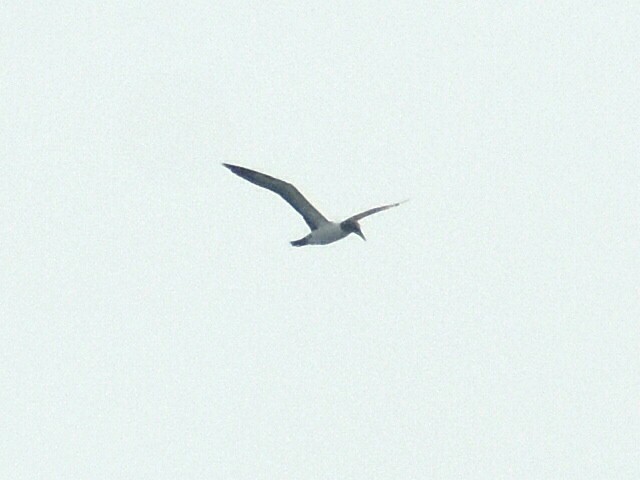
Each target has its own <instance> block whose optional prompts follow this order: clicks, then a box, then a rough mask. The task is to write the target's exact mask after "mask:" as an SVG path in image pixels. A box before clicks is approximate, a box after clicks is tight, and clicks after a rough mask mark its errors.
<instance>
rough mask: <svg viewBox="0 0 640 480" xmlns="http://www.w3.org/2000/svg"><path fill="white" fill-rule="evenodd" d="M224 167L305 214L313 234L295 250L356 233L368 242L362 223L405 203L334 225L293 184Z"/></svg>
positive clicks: (301, 241) (234, 166)
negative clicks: (367, 218) (360, 222)
mask: <svg viewBox="0 0 640 480" xmlns="http://www.w3.org/2000/svg"><path fill="white" fill-rule="evenodd" d="M223 165H224V166H225V167H227V168H228V169H229V170H231V171H232V172H233V173H235V174H236V175H238V176H239V177H242V178H244V179H245V180H247V181H249V182H251V183H253V184H255V185H258V186H259V187H262V188H266V189H267V190H271V191H272V192H274V193H276V194H278V195H280V196H281V197H282V198H283V199H284V200H286V201H287V202H288V203H289V205H291V206H292V207H293V208H294V209H295V210H296V211H297V212H298V213H299V214H300V215H302V218H304V221H305V222H306V223H307V225H308V226H309V228H310V229H311V233H310V234H309V235H307V236H306V237H304V238H301V239H300V240H294V241H293V242H291V245H293V246H294V247H301V246H304V245H327V244H329V243H333V242H336V241H338V240H340V239H342V238H344V237H346V236H347V235H349V234H350V233H355V234H356V235H359V236H360V237H361V238H362V239H363V240H366V238H365V236H364V235H363V233H362V230H361V229H360V224H359V223H358V220H361V219H363V218H364V217H367V216H369V215H373V214H374V213H378V212H381V211H383V210H386V209H388V208H391V207H396V206H398V205H400V203H402V202H400V203H392V204H390V205H384V206H382V207H377V208H372V209H370V210H367V211H365V212H362V213H359V214H357V215H354V216H352V217H349V218H347V219H346V220H344V221H342V222H331V221H329V220H327V219H326V218H325V217H324V216H323V215H322V214H321V213H320V212H319V211H318V210H317V209H316V208H315V207H314V206H313V205H311V203H309V201H308V200H307V199H306V198H304V196H303V195H302V194H301V193H300V192H299V191H298V189H297V188H296V187H294V186H293V185H291V184H290V183H287V182H284V181H282V180H279V179H277V178H274V177H270V176H269V175H265V174H264V173H260V172H256V171H255V170H250V169H248V168H244V167H239V166H237V165H230V164H228V163H223Z"/></svg>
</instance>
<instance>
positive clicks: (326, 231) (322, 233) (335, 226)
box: [309, 222, 347, 245]
mask: <svg viewBox="0 0 640 480" xmlns="http://www.w3.org/2000/svg"><path fill="white" fill-rule="evenodd" d="M346 236H347V232H345V231H344V230H342V229H341V228H340V224H339V223H333V222H331V223H327V224H325V225H323V226H321V227H320V228H319V229H317V230H314V231H313V232H311V238H309V244H311V245H326V244H327V243H332V242H335V241H336V240H340V239H341V238H344V237H346Z"/></svg>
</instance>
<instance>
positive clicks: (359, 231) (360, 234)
mask: <svg viewBox="0 0 640 480" xmlns="http://www.w3.org/2000/svg"><path fill="white" fill-rule="evenodd" d="M356 233H357V234H358V235H359V236H360V238H361V239H363V240H364V241H365V242H366V241H367V239H366V238H365V237H364V233H362V230H358V231H357V232H356Z"/></svg>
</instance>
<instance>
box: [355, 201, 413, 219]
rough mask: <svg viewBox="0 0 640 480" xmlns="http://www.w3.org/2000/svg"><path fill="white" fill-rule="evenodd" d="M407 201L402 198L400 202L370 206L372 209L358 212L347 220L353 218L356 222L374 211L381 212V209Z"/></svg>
mask: <svg viewBox="0 0 640 480" xmlns="http://www.w3.org/2000/svg"><path fill="white" fill-rule="evenodd" d="M407 201H408V200H403V201H402V202H398V203H391V204H389V205H383V206H382V207H376V208H372V209H370V210H367V211H365V212H362V213H358V214H357V215H354V216H353V217H349V220H354V221H356V222H357V221H359V220H362V219H363V218H364V217H368V216H369V215H373V214H374V213H378V212H382V211H383V210H388V209H389V208H393V207H397V206H398V205H401V204H403V203H405V202H407Z"/></svg>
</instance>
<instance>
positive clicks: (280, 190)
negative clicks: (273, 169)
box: [222, 163, 328, 230]
mask: <svg viewBox="0 0 640 480" xmlns="http://www.w3.org/2000/svg"><path fill="white" fill-rule="evenodd" d="M222 165H224V166H225V167H227V168H228V169H229V170H231V171H232V172H233V173H235V174H236V175H238V176H239V177H242V178H244V179H245V180H248V181H249V182H251V183H254V184H256V185H258V186H259V187H262V188H266V189H267V190H271V191H272V192H274V193H277V194H278V195H280V196H281V197H282V198H284V199H285V200H286V201H287V202H288V203H289V205H291V206H292V207H293V208H294V209H295V210H296V212H298V213H299V214H300V215H302V218H304V221H305V222H307V225H309V228H310V229H311V230H316V229H317V228H318V227H319V226H320V225H322V224H324V223H328V220H327V219H326V218H324V216H323V215H322V214H321V213H320V212H319V211H318V210H317V209H316V208H315V207H314V206H313V205H311V204H310V203H309V200H307V199H306V198H304V196H303V195H302V194H301V193H300V192H299V191H298V189H297V188H296V187H294V186H293V185H291V184H290V183H287V182H284V181H282V180H279V179H277V178H273V177H270V176H269V175H265V174H264V173H260V172H256V171H254V170H249V169H248V168H244V167H239V166H237V165H229V164H228V163H223V164H222Z"/></svg>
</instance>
